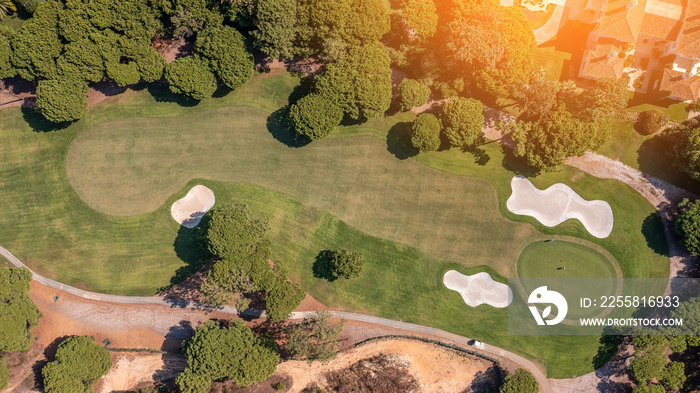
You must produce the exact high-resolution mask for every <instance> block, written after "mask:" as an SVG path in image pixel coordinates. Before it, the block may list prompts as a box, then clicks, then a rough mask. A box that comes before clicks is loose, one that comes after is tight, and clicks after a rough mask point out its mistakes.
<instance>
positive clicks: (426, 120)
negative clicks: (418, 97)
mask: <svg viewBox="0 0 700 393" xmlns="http://www.w3.org/2000/svg"><path fill="white" fill-rule="evenodd" d="M411 144H412V145H413V147H415V148H416V149H418V150H419V151H420V152H428V151H435V150H437V149H438V148H440V122H439V121H438V119H437V117H435V115H432V114H430V113H422V114H420V115H418V117H417V118H416V120H415V121H414V122H413V128H412V130H411Z"/></svg>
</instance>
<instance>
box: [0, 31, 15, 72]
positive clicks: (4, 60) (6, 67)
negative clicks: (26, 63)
mask: <svg viewBox="0 0 700 393" xmlns="http://www.w3.org/2000/svg"><path fill="white" fill-rule="evenodd" d="M14 34H15V31H14V30H13V29H12V28H11V27H9V26H5V25H0V79H4V78H9V77H11V76H14V75H15V72H16V71H15V69H14V68H13V67H12V63H11V62H10V55H11V54H12V49H11V47H10V41H11V40H12V36H14Z"/></svg>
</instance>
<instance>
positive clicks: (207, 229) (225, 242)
mask: <svg viewBox="0 0 700 393" xmlns="http://www.w3.org/2000/svg"><path fill="white" fill-rule="evenodd" d="M202 224H203V225H202ZM200 225H202V226H201V229H200V230H201V231H202V232H203V233H202V236H203V238H202V239H201V241H202V247H203V248H204V249H205V250H206V251H208V252H209V253H210V254H212V255H215V256H218V257H220V258H222V259H228V258H240V257H250V256H252V255H254V254H263V253H264V252H263V248H265V249H267V248H269V244H270V241H269V240H268V239H267V232H268V230H269V223H268V222H267V220H262V219H258V218H255V217H254V216H253V212H251V211H250V209H249V208H248V206H246V205H244V204H242V203H238V204H235V205H224V206H220V207H218V208H215V209H212V210H210V211H209V212H207V214H206V215H205V216H204V218H203V220H202V223H200Z"/></svg>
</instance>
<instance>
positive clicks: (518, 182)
mask: <svg viewBox="0 0 700 393" xmlns="http://www.w3.org/2000/svg"><path fill="white" fill-rule="evenodd" d="M510 185H511V187H512V189H513V194H512V195H511V196H510V198H508V201H507V202H506V206H507V207H508V210H510V211H511V212H513V213H515V214H519V215H526V216H531V217H534V218H535V219H537V221H539V222H541V223H542V224H543V225H545V226H548V227H553V226H556V225H559V224H561V223H562V222H564V221H566V220H568V219H570V218H575V219H577V220H579V221H581V223H582V224H583V226H584V227H585V228H586V230H588V232H589V233H590V234H591V235H593V236H595V237H597V238H600V239H603V238H606V237H608V236H610V233H611V232H612V230H613V222H614V219H613V211H612V208H611V207H610V204H608V203H607V202H605V201H600V200H594V201H587V200H585V199H583V198H581V196H580V195H578V194H577V193H576V191H574V190H572V189H571V187H569V186H567V185H566V184H562V183H557V184H554V185H553V186H551V187H549V188H547V189H546V190H540V189H538V188H537V187H535V185H534V184H532V183H531V182H530V180H528V179H526V178H524V177H522V176H516V177H514V178H513V180H511V183H510Z"/></svg>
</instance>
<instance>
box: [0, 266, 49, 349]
mask: <svg viewBox="0 0 700 393" xmlns="http://www.w3.org/2000/svg"><path fill="white" fill-rule="evenodd" d="M31 279H32V273H31V272H30V271H29V270H28V269H24V268H22V269H20V268H11V269H0V332H2V334H0V352H13V351H26V350H27V349H29V347H30V346H31V344H32V341H33V340H32V329H34V327H36V326H37V325H38V324H39V317H40V315H41V314H40V313H39V309H38V308H37V307H36V305H35V304H34V302H33V301H32V299H31V298H30V297H29V282H30V281H31Z"/></svg>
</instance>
